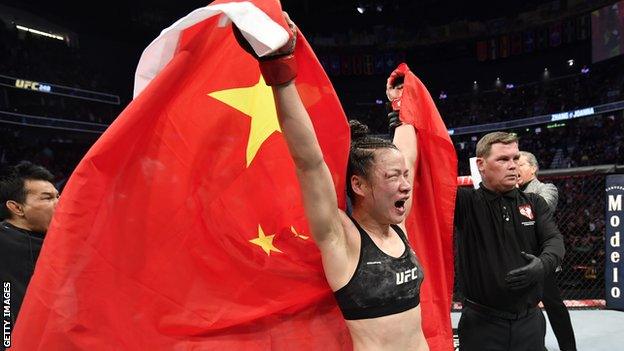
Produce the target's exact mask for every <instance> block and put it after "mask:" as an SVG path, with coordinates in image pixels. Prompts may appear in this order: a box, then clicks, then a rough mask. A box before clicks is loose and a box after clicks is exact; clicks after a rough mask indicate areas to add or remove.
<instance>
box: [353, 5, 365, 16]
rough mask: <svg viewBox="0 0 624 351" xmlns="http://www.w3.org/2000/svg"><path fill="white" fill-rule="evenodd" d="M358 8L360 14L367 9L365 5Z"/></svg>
mask: <svg viewBox="0 0 624 351" xmlns="http://www.w3.org/2000/svg"><path fill="white" fill-rule="evenodd" d="M355 9H356V10H357V12H359V13H360V14H363V13H364V11H366V9H365V8H364V7H363V6H358V7H356V8H355Z"/></svg>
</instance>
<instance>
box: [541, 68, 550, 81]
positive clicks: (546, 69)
mask: <svg viewBox="0 0 624 351" xmlns="http://www.w3.org/2000/svg"><path fill="white" fill-rule="evenodd" d="M542 78H543V79H549V78H550V72H549V71H548V68H544V73H543V74H542Z"/></svg>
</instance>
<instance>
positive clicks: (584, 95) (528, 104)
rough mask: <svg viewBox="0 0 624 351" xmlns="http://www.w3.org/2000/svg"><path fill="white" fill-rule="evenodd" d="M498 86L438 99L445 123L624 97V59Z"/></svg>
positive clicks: (529, 114)
mask: <svg viewBox="0 0 624 351" xmlns="http://www.w3.org/2000/svg"><path fill="white" fill-rule="evenodd" d="M499 85H500V88H498V89H492V90H488V91H483V92H480V91H478V90H475V91H473V92H468V93H465V94H461V95H449V96H448V97H447V98H446V99H440V100H438V101H437V104H438V108H439V109H440V113H441V114H442V116H444V120H445V122H446V124H447V125H448V126H449V127H453V128H455V127H461V126H467V125H474V124H485V123H492V122H501V121H509V120H512V119H519V118H527V117H532V116H540V115H546V114H552V113H558V112H566V111H572V110H576V109H580V108H585V107H590V106H595V105H600V104H605V103H609V102H614V101H620V100H624V60H623V59H622V58H619V59H615V60H614V62H613V63H611V64H608V65H595V66H593V67H592V69H591V71H588V72H587V73H577V74H573V75H570V76H565V77H561V78H548V75H547V72H545V77H544V79H543V80H541V81H539V82H531V83H527V84H521V85H517V86H513V88H511V87H510V88H507V84H506V83H505V82H500V83H499ZM477 89H478V87H477Z"/></svg>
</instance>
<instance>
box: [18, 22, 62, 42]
mask: <svg viewBox="0 0 624 351" xmlns="http://www.w3.org/2000/svg"><path fill="white" fill-rule="evenodd" d="M15 28H17V29H19V30H23V31H24V32H29V33H32V34H36V35H41V36H42V37H47V38H52V39H56V40H65V38H64V37H63V36H62V35H58V34H53V33H46V32H44V31H40V30H37V29H33V28H28V27H25V26H20V25H19V24H17V25H15Z"/></svg>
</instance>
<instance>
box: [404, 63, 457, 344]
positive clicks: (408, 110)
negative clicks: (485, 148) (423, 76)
mask: <svg viewBox="0 0 624 351" xmlns="http://www.w3.org/2000/svg"><path fill="white" fill-rule="evenodd" d="M400 114H401V116H400V117H401V120H403V121H409V123H410V124H413V125H414V127H415V128H416V130H417V131H418V158H417V161H416V162H417V164H416V165H415V167H414V169H415V172H416V173H415V177H414V178H415V179H414V189H413V194H412V196H413V199H414V203H413V206H412V210H411V212H410V215H409V217H408V218H407V220H406V226H407V232H408V234H409V239H410V242H411V244H412V246H413V247H414V250H415V251H416V254H417V255H418V258H419V259H420V261H421V263H422V265H423V268H424V271H425V280H424V281H423V285H422V287H421V292H420V301H421V308H422V326H423V331H424V333H425V337H426V338H427V343H428V344H429V349H430V350H432V351H448V350H453V331H452V329H451V315H450V309H451V303H452V297H453V275H454V264H453V262H454V258H453V215H454V209H455V195H456V189H457V155H456V153H455V148H454V147H453V143H452V142H451V138H450V137H449V134H448V130H447V128H446V126H445V125H444V122H443V121H442V118H441V117H440V113H439V112H438V110H437V108H436V107H435V103H434V102H433V99H432V98H431V95H430V94H429V92H428V91H427V88H426V87H425V86H424V84H423V83H422V82H421V81H420V80H419V79H418V78H417V77H416V76H415V75H414V74H413V73H412V72H411V71H408V72H407V73H406V74H405V81H404V85H403V95H402V97H401V111H400Z"/></svg>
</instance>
